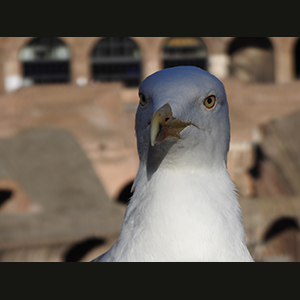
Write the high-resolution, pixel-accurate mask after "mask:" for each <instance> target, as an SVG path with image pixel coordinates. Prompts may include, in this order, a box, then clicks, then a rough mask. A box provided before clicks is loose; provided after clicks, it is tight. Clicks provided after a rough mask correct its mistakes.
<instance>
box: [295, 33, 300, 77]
mask: <svg viewBox="0 0 300 300" xmlns="http://www.w3.org/2000/svg"><path fill="white" fill-rule="evenodd" d="M295 72H296V74H295V75H296V78H300V39H299V40H298V42H297V44H296V47H295Z"/></svg>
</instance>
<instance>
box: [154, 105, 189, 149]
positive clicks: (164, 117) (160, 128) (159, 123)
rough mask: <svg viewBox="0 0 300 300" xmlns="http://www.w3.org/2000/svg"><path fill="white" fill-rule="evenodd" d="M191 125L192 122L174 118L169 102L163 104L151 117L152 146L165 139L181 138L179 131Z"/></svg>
mask: <svg viewBox="0 0 300 300" xmlns="http://www.w3.org/2000/svg"><path fill="white" fill-rule="evenodd" d="M189 125H192V124H191V123H186V122H183V121H181V120H178V119H176V118H174V116H173V112H172V108H171V106H170V105H169V104H168V103H167V104H165V105H163V106H162V107H161V108H160V109H159V110H158V111H156V112H155V114H154V115H153V117H152V119H151V126H150V138H151V146H152V147H153V146H154V145H159V144H160V143H162V142H163V141H164V140H165V139H179V138H180V136H179V133H180V132H181V131H182V130H183V129H184V128H186V127H187V126H189Z"/></svg>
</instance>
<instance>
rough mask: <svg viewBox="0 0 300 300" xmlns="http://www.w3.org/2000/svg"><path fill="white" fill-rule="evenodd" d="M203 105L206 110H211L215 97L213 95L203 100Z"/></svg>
mask: <svg viewBox="0 0 300 300" xmlns="http://www.w3.org/2000/svg"><path fill="white" fill-rule="evenodd" d="M203 104H204V106H205V107H206V108H207V109H212V108H213V107H214V106H215V104H216V96H214V95H210V96H208V97H207V98H205V100H204V102H203Z"/></svg>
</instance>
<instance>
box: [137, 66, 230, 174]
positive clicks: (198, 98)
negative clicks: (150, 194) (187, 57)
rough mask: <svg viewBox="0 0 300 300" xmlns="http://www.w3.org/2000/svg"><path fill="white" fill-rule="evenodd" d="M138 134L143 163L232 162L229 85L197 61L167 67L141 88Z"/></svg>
mask: <svg viewBox="0 0 300 300" xmlns="http://www.w3.org/2000/svg"><path fill="white" fill-rule="evenodd" d="M139 96H140V104H139V106H138V109H137V113H136V135H137V144H138V151H139V157H140V161H141V163H148V164H149V163H151V162H152V163H153V161H159V165H161V164H163V165H164V166H167V167H168V166H169V167H170V166H172V167H175V168H176V166H180V167H182V166H184V167H187V168H190V169H191V168H192V169H193V168H194V169H198V168H204V167H214V166H220V165H222V166H224V165H225V166H226V161H227V152H228V149H229V140H230V124H229V116H228V104H227V99H226V93H225V90H224V86H223V84H222V82H221V81H219V80H218V79H217V78H216V77H215V76H213V75H211V74H210V73H208V72H206V71H204V70H202V69H200V68H197V67H191V66H182V67H174V68H168V69H164V70H162V71H158V72H156V73H154V74H152V75H150V76H149V77H147V78H146V79H145V80H144V81H143V82H142V84H141V86H140V89H139Z"/></svg>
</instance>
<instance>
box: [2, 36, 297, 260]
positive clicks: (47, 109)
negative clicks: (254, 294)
mask: <svg viewBox="0 0 300 300" xmlns="http://www.w3.org/2000/svg"><path fill="white" fill-rule="evenodd" d="M178 65H194V66H197V67H200V68H202V69H205V70H207V71H209V72H210V73H212V74H214V75H215V76H217V77H218V78H219V79H221V80H222V81H223V83H224V86H225V89H226V92H227V97H228V102H229V110H230V120H231V144H230V151H229V155H228V169H229V172H230V174H231V177H232V180H233V181H234V183H235V184H236V186H237V188H238V190H239V195H240V197H239V200H240V203H241V206H242V210H243V213H244V223H245V228H246V233H247V243H248V247H249V250H250V252H251V254H252V255H253V258H254V259H255V260H256V261H300V231H299V220H300V196H299V195H300V185H299V182H300V155H299V151H298V149H299V147H300V138H299V134H298V132H297V131H298V128H299V125H300V83H299V78H300V38H298V37H0V107H1V110H0V115H1V118H0V223H1V226H0V228H1V229H0V261H89V260H91V259H93V258H94V257H96V256H98V255H100V254H101V252H104V251H106V250H107V249H108V248H109V247H110V246H111V245H112V244H113V243H114V241H115V240H116V238H117V237H118V234H119V231H120V228H121V224H122V220H123V216H124V212H125V209H126V203H127V202H128V201H129V199H130V196H131V192H130V191H131V185H132V182H133V180H134V178H135V175H136V172H137V169H138V156H137V151H136V141H135V133H134V118H135V110H136V108H137V105H138V86H139V84H140V83H141V81H142V80H143V79H144V78H145V77H147V76H148V75H150V74H152V73H153V72H155V71H157V70H160V69H163V68H168V67H172V66H178Z"/></svg>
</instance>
